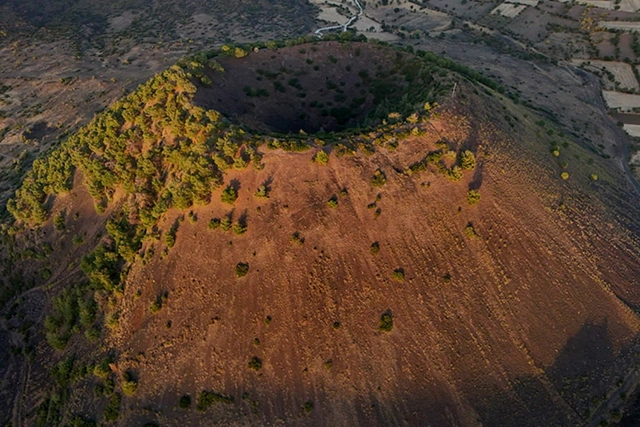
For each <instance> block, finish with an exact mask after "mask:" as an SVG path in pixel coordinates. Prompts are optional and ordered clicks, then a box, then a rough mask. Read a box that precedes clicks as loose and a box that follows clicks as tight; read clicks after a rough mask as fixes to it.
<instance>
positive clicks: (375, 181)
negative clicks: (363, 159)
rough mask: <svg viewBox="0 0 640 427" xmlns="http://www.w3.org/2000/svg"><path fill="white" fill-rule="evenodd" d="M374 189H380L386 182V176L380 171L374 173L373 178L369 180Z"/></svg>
mask: <svg viewBox="0 0 640 427" xmlns="http://www.w3.org/2000/svg"><path fill="white" fill-rule="evenodd" d="M369 182H370V183H371V185H373V186H374V187H382V186H383V185H384V184H386V182H387V176H386V175H385V174H384V172H382V171H381V170H380V169H378V170H377V171H375V172H374V174H373V176H372V177H371V179H370V180H369Z"/></svg>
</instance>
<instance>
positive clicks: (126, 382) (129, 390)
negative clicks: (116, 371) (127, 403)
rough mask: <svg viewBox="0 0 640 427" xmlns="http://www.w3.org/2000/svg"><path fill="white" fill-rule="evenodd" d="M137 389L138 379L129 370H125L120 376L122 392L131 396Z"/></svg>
mask: <svg viewBox="0 0 640 427" xmlns="http://www.w3.org/2000/svg"><path fill="white" fill-rule="evenodd" d="M137 390H138V380H137V379H136V378H135V377H134V376H133V375H132V374H131V373H130V372H125V373H124V375H123V376H122V392H123V393H124V394H126V395H127V396H132V395H134V394H135V393H136V391H137Z"/></svg>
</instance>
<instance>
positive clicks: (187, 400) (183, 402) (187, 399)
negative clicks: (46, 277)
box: [178, 394, 191, 409]
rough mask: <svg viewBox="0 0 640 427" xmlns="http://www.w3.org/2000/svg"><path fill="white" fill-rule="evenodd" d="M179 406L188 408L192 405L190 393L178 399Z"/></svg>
mask: <svg viewBox="0 0 640 427" xmlns="http://www.w3.org/2000/svg"><path fill="white" fill-rule="evenodd" d="M178 406H180V407H181V408H182V409H187V408H188V407H189V406H191V396H189V395H188V394H185V395H183V396H182V397H180V400H179V401H178Z"/></svg>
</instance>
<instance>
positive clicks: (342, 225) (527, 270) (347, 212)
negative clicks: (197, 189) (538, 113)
mask: <svg viewBox="0 0 640 427" xmlns="http://www.w3.org/2000/svg"><path fill="white" fill-rule="evenodd" d="M469 104H471V103H469ZM474 105H475V106H476V107H477V105H478V104H477V103H476V104H474ZM468 107H469V105H467V108H468ZM469 110H470V108H469V109H468V110H467V111H469ZM487 117H488V116H483V114H482V113H479V112H474V113H473V114H469V115H466V114H464V115H457V114H455V115H445V117H443V118H442V119H441V120H438V121H435V122H434V123H433V126H434V129H433V131H432V132H431V133H430V134H429V135H427V136H426V137H420V138H413V139H410V140H409V141H406V142H403V143H402V145H401V146H400V147H399V148H398V150H397V151H395V152H392V153H389V152H380V153H377V154H375V155H373V156H365V155H361V154H357V155H355V156H354V157H349V158H334V157H332V158H331V160H330V162H329V164H328V165H327V166H320V165H316V164H310V163H309V160H310V157H311V156H310V155H309V154H308V153H305V154H291V153H284V152H268V153H266V156H265V158H264V162H265V165H266V167H265V168H264V170H262V171H260V172H259V173H257V172H254V171H246V172H238V173H232V174H230V175H229V180H230V182H232V183H235V184H236V185H237V186H238V187H239V194H240V197H239V199H238V201H237V202H236V203H235V205H234V206H233V207H229V206H228V205H224V204H220V203H215V202H214V203H212V205H210V206H207V207H203V208H199V209H197V210H195V211H194V213H195V214H196V215H197V218H199V219H198V221H196V222H195V223H190V222H187V221H185V222H184V223H183V224H182V225H181V226H180V229H179V231H178V239H177V243H176V246H175V247H174V248H172V249H171V250H170V251H169V253H168V255H167V256H166V258H164V259H161V258H159V257H155V258H154V259H153V260H152V261H151V262H150V263H149V264H147V265H146V266H141V265H136V266H135V267H134V270H133V271H132V273H131V275H130V276H129V277H130V278H129V281H128V282H129V283H128V287H127V295H126V296H125V300H126V306H125V309H124V311H123V313H122V317H121V328H120V329H119V333H118V334H116V335H114V336H112V337H111V343H112V344H111V345H113V346H114V347H115V348H116V349H117V352H118V353H119V354H121V360H122V365H121V366H120V367H119V368H120V369H131V370H133V371H135V372H138V373H139V377H140V391H139V394H138V395H137V396H136V397H135V398H134V399H132V400H131V401H130V402H127V408H128V409H127V410H126V412H125V413H126V415H125V417H124V421H123V424H122V425H126V424H129V423H132V422H134V421H135V422H138V421H142V420H145V419H147V418H149V413H148V411H144V410H141V409H140V408H147V407H148V408H152V409H151V410H152V411H158V412H159V413H162V414H163V416H162V417H161V418H160V420H162V423H163V424H167V425H180V424H185V423H187V424H195V423H203V424H217V423H220V424H229V423H234V424H273V423H278V421H280V422H282V421H284V422H285V423H286V424H297V425H306V424H315V425H355V424H361V425H389V424H393V425H427V424H431V425H480V424H483V425H532V426H533V425H566V424H571V425H580V424H582V423H585V422H586V421H587V420H589V419H590V414H591V413H592V412H593V411H594V410H595V409H596V408H597V407H598V405H599V402H600V400H601V399H602V396H607V395H608V394H609V393H613V392H615V390H616V387H617V383H618V381H619V380H620V379H622V378H624V377H625V376H626V375H627V373H628V372H629V371H630V369H631V366H632V365H631V363H632V355H633V351H632V349H634V348H635V346H636V338H637V333H638V331H639V328H640V322H639V320H638V316H637V315H636V314H635V313H634V312H633V311H632V310H631V309H630V308H629V307H630V306H634V307H637V306H638V304H639V303H640V293H639V292H638V289H637V287H636V286H635V283H636V282H637V278H638V277H639V275H640V263H639V262H638V242H637V234H636V232H632V233H630V230H629V229H627V228H626V227H628V226H629V225H630V224H628V223H626V220H624V219H623V218H617V217H616V214H615V212H617V208H616V207H613V206H612V204H616V203H617V204H620V205H619V206H618V208H621V207H622V206H621V205H622V204H623V203H625V202H623V201H622V200H612V199H611V197H612V196H615V195H616V191H613V188H612V187H611V186H609V185H607V184H606V183H603V184H602V185H600V184H599V183H598V184H597V185H596V184H591V185H589V184H586V182H587V181H586V180H585V179H583V178H584V177H578V176H576V177H575V179H573V178H572V180H571V181H568V182H563V181H561V179H560V178H559V177H558V173H557V172H556V171H555V170H553V167H550V166H545V165H541V164H540V163H538V162H536V161H537V160H539V159H538V158H536V157H535V155H534V154H533V151H532V149H533V148H534V144H535V142H534V141H532V140H529V138H534V137H533V136H532V135H531V134H529V133H525V136H524V139H525V141H524V142H522V141H518V142H516V141H514V140H512V139H511V138H510V137H508V136H505V135H504V134H503V133H501V132H500V131H497V130H496V129H495V128H493V127H492V126H491V125H490V124H488V123H487V122H486V118H487ZM461 123H467V124H468V127H466V128H465V127H464V126H461V125H460V124H461ZM443 137H445V138H448V139H450V140H456V141H458V142H459V143H460V144H462V145H467V146H479V147H481V148H480V150H481V151H480V152H481V153H482V157H481V159H482V160H481V161H482V167H481V172H477V173H476V176H465V178H464V180H463V182H462V183H451V182H449V181H447V180H445V179H443V178H442V177H439V176H437V175H435V174H433V173H428V172H427V173H424V174H421V175H407V174H405V173H402V172H398V171H404V170H406V168H407V166H408V165H410V164H412V163H413V162H415V161H417V160H419V159H420V157H421V156H423V155H424V154H425V153H427V152H429V151H431V150H433V149H434V147H435V146H434V145H433V144H434V143H435V142H436V141H437V140H439V139H441V138H443ZM548 156H549V157H548V158H549V159H550V155H548ZM549 163H551V162H549ZM379 168H380V169H381V170H383V171H384V172H385V173H386V175H387V183H386V184H385V185H384V186H383V187H380V188H378V187H375V188H374V187H372V186H371V185H370V183H369V178H370V177H371V176H372V175H373V174H374V172H375V171H376V170H377V169H379ZM264 182H269V183H270V184H269V185H270V187H271V188H272V192H271V196H270V198H269V199H267V200H256V199H255V198H254V197H253V196H252V194H253V192H254V191H255V189H256V188H257V187H258V186H259V185H260V184H262V183H264ZM479 185H480V188H481V194H482V200H481V202H480V203H479V205H477V206H475V207H469V206H468V205H467V203H466V200H465V197H466V191H467V188H468V186H474V187H477V186H479ZM345 189H346V194H344V192H343V195H340V193H341V191H342V190H345ZM335 195H338V206H337V207H336V208H331V207H328V206H327V200H329V199H330V198H331V197H333V196H335ZM618 197H619V196H618ZM215 199H217V195H214V200H215ZM376 200H377V201H376ZM373 202H375V205H376V209H377V208H379V209H380V215H379V216H378V217H376V214H375V210H374V209H368V208H367V206H368V205H369V204H371V203H373ZM627 208H628V206H627V207H624V208H623V209H627ZM226 214H231V215H232V216H233V218H234V219H237V218H238V217H243V218H244V219H246V221H247V223H248V231H247V232H246V233H245V234H244V235H241V236H236V235H234V234H232V233H231V232H222V231H220V230H216V231H212V230H209V229H208V228H207V223H208V221H209V220H210V219H211V218H221V217H224V216H225V215H226ZM180 215H182V213H180V212H176V213H175V214H174V215H172V216H169V217H168V218H167V221H166V227H169V226H171V224H172V223H173V221H174V220H176V219H177V218H178V216H180ZM469 226H472V228H473V230H474V233H475V234H477V237H473V236H472V235H470V234H471V233H470V232H469V231H468V227H469ZM633 226H634V227H637V224H633ZM295 233H298V236H299V237H301V238H302V239H304V242H303V243H302V244H301V245H300V244H297V243H296V239H292V236H294V234H295ZM373 242H379V245H380V251H379V253H377V254H372V252H371V250H370V247H371V244H372V243H373ZM238 263H247V264H249V266H250V270H249V273H248V274H247V275H246V276H245V277H242V278H238V277H237V276H236V275H235V274H234V269H235V266H236V265H237V264H238ZM399 269H401V270H402V271H403V272H404V280H397V279H393V273H394V271H397V270H399ZM136 292H141V296H140V297H139V298H135V297H134V295H135V294H136ZM165 293H167V295H168V298H167V302H166V306H164V307H163V308H162V310H161V311H160V312H159V313H156V314H150V312H149V304H151V303H152V302H153V301H155V300H156V298H157V297H158V295H162V294H165ZM384 313H390V314H391V315H392V317H393V329H392V331H391V332H384V331H381V330H380V329H379V324H380V318H381V315H383V314H384ZM169 324H170V327H168V326H167V325H169ZM253 357H258V358H259V359H260V360H261V362H262V369H260V370H259V371H254V370H252V369H250V368H249V366H248V364H249V362H250V361H251V360H252V358H253ZM202 390H215V391H216V392H219V393H223V394H225V395H231V396H235V398H236V403H234V404H233V405H224V404H220V405H217V407H214V408H211V409H210V410H209V411H210V412H211V413H205V414H203V413H201V412H199V411H196V410H187V411H185V410H179V409H176V410H171V409H170V408H172V407H175V405H177V402H178V399H179V397H180V396H182V395H184V394H189V395H191V396H193V398H194V399H195V398H196V396H197V394H198V393H199V392H201V391H202ZM306 402H312V403H313V409H312V410H310V411H309V412H305V410H304V407H305V403H306ZM307 408H308V406H307ZM167 411H169V412H170V413H171V415H170V416H168V417H167V415H166V414H167ZM205 420H206V421H205Z"/></svg>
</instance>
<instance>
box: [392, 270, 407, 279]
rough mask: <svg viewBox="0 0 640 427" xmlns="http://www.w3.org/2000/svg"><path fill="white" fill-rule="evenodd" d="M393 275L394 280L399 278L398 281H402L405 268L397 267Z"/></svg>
mask: <svg viewBox="0 0 640 427" xmlns="http://www.w3.org/2000/svg"><path fill="white" fill-rule="evenodd" d="M391 277H392V278H393V279H394V280H397V281H398V282H402V281H404V270H403V269H401V268H396V269H395V270H394V271H393V274H392V275H391Z"/></svg>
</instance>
